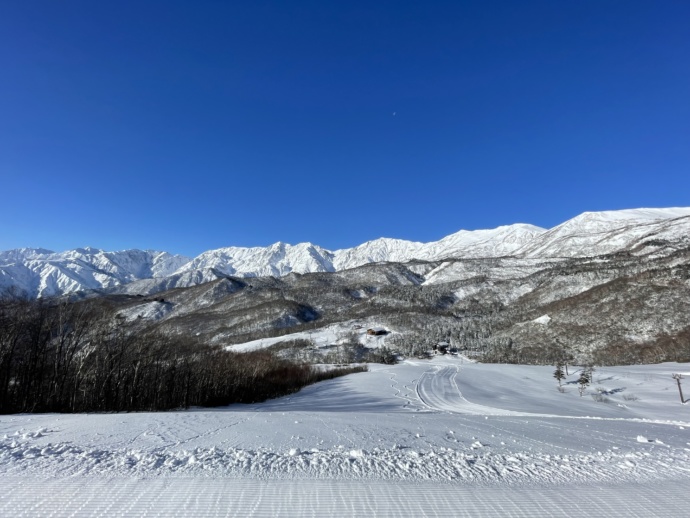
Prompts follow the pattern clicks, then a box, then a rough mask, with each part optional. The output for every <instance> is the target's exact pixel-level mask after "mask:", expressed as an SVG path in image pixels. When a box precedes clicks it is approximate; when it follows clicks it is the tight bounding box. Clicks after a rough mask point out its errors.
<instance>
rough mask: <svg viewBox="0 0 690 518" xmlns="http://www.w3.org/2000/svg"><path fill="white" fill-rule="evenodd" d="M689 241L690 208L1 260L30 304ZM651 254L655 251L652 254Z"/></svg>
mask: <svg viewBox="0 0 690 518" xmlns="http://www.w3.org/2000/svg"><path fill="white" fill-rule="evenodd" d="M689 236H690V207H689V208H667V209H630V210H620V211H605V212H585V213H583V214H581V215H579V216H577V217H575V218H573V219H570V220H568V221H566V222H565V223H562V224H560V225H558V226H556V227H554V228H552V229H550V230H547V229H543V228H540V227H536V226H534V225H528V224H514V225H507V226H501V227H498V228H495V229H490V230H474V231H467V230H461V231H459V232H457V233H455V234H452V235H450V236H447V237H445V238H443V239H441V240H439V241H435V242H430V243H417V242H410V241H404V240H399V239H389V238H381V239H376V240H373V241H369V242H366V243H364V244H361V245H359V246H356V247H354V248H348V249H342V250H336V251H330V250H326V249H324V248H322V247H320V246H318V245H314V244H311V243H299V244H297V245H289V244H285V243H275V244H273V245H271V246H268V247H253V248H242V247H228V248H219V249H217V250H210V251H207V252H204V253H202V254H200V255H199V256H197V257H195V258H188V257H184V256H181V255H173V254H170V253H167V252H160V251H152V250H145V251H143V250H124V251H119V252H106V251H103V250H99V249H94V248H77V249H74V250H68V251H66V252H60V253H55V252H52V251H50V250H44V249H37V248H24V249H17V250H9V251H5V252H0V289H2V288H7V287H16V288H18V289H20V290H23V291H25V292H26V293H27V294H29V295H30V296H39V297H43V296H52V295H62V294H68V293H74V292H78V291H85V290H100V289H107V288H113V287H115V286H120V285H125V284H133V286H132V289H133V290H134V291H137V290H138V289H140V287H146V288H147V290H145V291H148V290H150V289H151V288H152V287H153V286H154V285H155V286H160V287H165V288H173V287H186V286H192V285H196V284H199V283H202V282H206V281H209V280H213V279H216V278H218V277H219V276H223V275H231V276H237V277H263V276H274V277H280V276H283V275H287V274H289V273H293V272H294V273H309V272H334V271H340V270H345V269H349V268H354V267H357V266H361V265H364V264H368V263H374V262H382V261H388V262H407V261H410V260H425V261H437V260H442V259H448V258H481V257H503V256H514V257H520V258H529V259H542V258H543V259H546V258H558V257H584V256H597V255H602V254H609V253H614V252H619V251H628V252H631V253H635V250H636V249H637V248H639V247H640V246H641V245H642V244H643V243H644V244H645V247H646V248H647V249H648V247H649V246H650V245H651V246H653V244H654V243H661V242H666V241H678V240H684V239H688V238H689ZM647 251H648V250H647Z"/></svg>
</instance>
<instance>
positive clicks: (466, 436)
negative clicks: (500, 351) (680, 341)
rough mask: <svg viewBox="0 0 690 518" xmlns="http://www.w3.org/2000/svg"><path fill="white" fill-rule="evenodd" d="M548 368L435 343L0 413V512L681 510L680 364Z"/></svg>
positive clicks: (685, 438) (688, 496)
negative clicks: (107, 408)
mask: <svg viewBox="0 0 690 518" xmlns="http://www.w3.org/2000/svg"><path fill="white" fill-rule="evenodd" d="M552 371H553V368H551V367H533V366H509V365H484V364H477V363H472V362H469V361H468V360H467V359H463V358H454V357H439V358H436V359H434V360H432V361H421V360H420V361H418V360H413V361H407V362H404V363H402V364H399V365H396V366H372V369H371V371H370V372H367V373H361V374H356V375H351V376H347V377H345V378H339V379H335V380H331V381H328V382H323V383H320V384H317V385H314V386H310V387H307V388H306V389H304V390H302V391H301V392H300V393H298V394H295V395H292V396H289V397H284V398H281V399H277V400H274V401H269V402H266V403H262V404H256V405H233V406H230V407H226V408H222V409H213V410H205V409H203V410H202V409H195V410H190V411H184V412H168V413H136V414H98V415H56V414H48V415H12V416H1V417H0V484H1V485H2V488H3V491H2V492H0V516H133V515H146V516H324V515H331V516H361V515H362V513H369V515H375V516H409V515H415V516H580V515H588V516H591V515H593V514H595V513H596V514H597V515H599V516H645V517H646V516H669V515H677V516H680V515H683V514H684V512H683V510H687V508H688V505H690V491H688V490H687V488H688V487H690V404H686V405H681V404H680V401H679V397H678V391H677V386H676V384H675V381H674V380H673V379H672V378H671V373H674V372H685V373H688V374H690V372H689V371H690V365H687V364H686V365H678V364H662V365H652V366H628V367H615V368H601V369H599V370H597V371H596V372H595V375H594V380H595V382H594V383H593V384H592V386H591V387H590V388H589V389H588V390H587V394H585V396H584V397H580V396H579V393H578V391H577V388H576V385H575V383H574V382H575V380H576V379H577V375H578V373H577V372H574V371H576V368H571V370H570V376H569V377H568V378H567V379H566V383H565V384H564V387H565V392H564V393H561V392H559V391H558V390H557V389H556V385H557V384H556V381H555V380H554V379H553V377H552ZM689 377H690V375H689ZM686 392H690V387H688V389H686ZM593 395H594V397H593ZM595 399H596V400H595ZM670 513H672V514H670Z"/></svg>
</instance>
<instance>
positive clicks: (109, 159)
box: [0, 0, 690, 255]
mask: <svg viewBox="0 0 690 518" xmlns="http://www.w3.org/2000/svg"><path fill="white" fill-rule="evenodd" d="M689 27H690V2H688V1H686V0H679V1H672V0H669V1H667V0H656V1H651V0H650V1H645V2H641V1H634V0H621V1H613V0H612V1H607V0H593V1H587V0H583V1H575V0H573V1H553V0H548V1H515V0H509V1H503V2H500V1H490V0H477V1H461V0H454V1H448V2H443V1H406V0H392V1H375V0H367V1H361V2H360V1H356V0H348V1H342V2H340V1H339V2H331V1H323V0H315V1H300V0H285V1H281V2H278V1H262V0H252V1H249V0H246V1H239V0H238V1H229V0H228V1H220V0H219V1H202V0H195V1H191V0H189V1H174V0H165V1H156V2H154V1H146V0H137V1H123V0H118V1H113V2H103V1H93V0H88V1H87V0H85V1H71V0H66V1H60V2H57V1H54V0H47V1H41V0H17V1H15V0H4V1H2V2H1V3H0V193H2V196H1V198H0V250H6V249H10V248H17V247H25V246H32V247H39V246H40V247H45V248H50V249H53V250H58V251H60V250H65V249H68V248H74V247H77V246H87V245H88V246H94V247H98V248H105V249H108V250H120V249H125V248H152V249H162V250H167V251H170V252H175V253H183V254H187V255H196V254H198V253H200V252H202V251H204V250H208V249H212V248H218V247H222V246H265V245H268V244H271V243H273V242H276V241H284V242H288V243H293V244H295V243H298V242H302V241H311V242H313V243H316V244H319V245H321V246H324V247H326V248H330V249H337V248H345V247H350V246H354V245H356V244H359V243H362V242H364V241H367V240H369V239H375V238H377V237H381V236H386V237H396V238H402V239H410V240H415V241H431V240H436V239H439V238H441V237H443V236H445V235H447V234H450V233H453V232H456V231H458V230H460V229H470V230H471V229H478V228H492V227H495V226H498V225H503V224H510V223H518V222H523V223H533V224H536V225H540V226H544V227H551V226H554V225H556V224H558V223H561V222H562V221H565V220H566V219H569V218H571V217H573V216H575V215H577V214H579V213H581V212H583V211H587V210H606V209H620V208H633V207H666V206H687V205H690V167H689V166H690V29H689Z"/></svg>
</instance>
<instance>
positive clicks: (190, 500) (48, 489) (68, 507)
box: [0, 477, 690, 518]
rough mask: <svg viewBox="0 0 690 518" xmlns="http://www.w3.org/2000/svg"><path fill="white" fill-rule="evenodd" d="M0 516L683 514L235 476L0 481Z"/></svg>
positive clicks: (604, 499) (647, 491)
mask: <svg viewBox="0 0 690 518" xmlns="http://www.w3.org/2000/svg"><path fill="white" fill-rule="evenodd" d="M2 482H3V484H2V485H3V495H2V497H1V498H0V516H7V517H10V516H11V517H13V518H43V517H49V516H50V517H53V518H63V517H65V518H66V517H75V518H81V517H110V516H150V517H185V518H196V517H204V518H215V517H226V516H236V517H256V518H263V517H296V516H305V517H315V518H316V517H322V516H337V517H357V518H360V517H362V516H376V517H377V518H387V517H400V516H417V517H446V516H456V517H473V518H474V517H485V518H493V517H501V518H504V517H506V516H511V517H513V516H514V517H525V518H527V517H530V518H532V517H553V518H572V517H573V516H606V517H607V518H630V517H645V518H649V517H664V518H667V517H669V516H685V515H686V514H687V509H688V506H690V492H688V491H687V484H686V483H685V482H674V483H664V484H663V485H655V484H629V485H624V486H618V485H616V486H607V485H597V486H584V487H583V486H579V487H574V488H573V487H568V488H558V489H554V488H535V487H528V488H514V489H506V488H484V487H471V488H467V487H462V486H460V487H456V486H446V485H439V484H434V483H428V482H427V483H405V482H396V483H391V482H388V483H386V482H380V483H377V484H369V483H362V482H356V481H337V482H333V481H310V482H309V483H308V484H305V483H304V481H301V480H271V481H261V480H258V481H257V480H236V479H226V480H219V479H186V478H183V479H178V478H173V479H169V478H166V479H145V480H135V479H126V478H125V479H123V478H112V479H111V478H96V479H92V478H88V479H87V478H84V477H77V478H68V479H60V480H39V481H37V480H32V479H27V478H23V477H10V478H3V481H2Z"/></svg>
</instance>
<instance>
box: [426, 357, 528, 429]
mask: <svg viewBox="0 0 690 518" xmlns="http://www.w3.org/2000/svg"><path fill="white" fill-rule="evenodd" d="M459 372H460V367H458V366H457V365H447V366H439V365H434V366H433V368H432V370H429V371H426V372H424V373H423V374H422V376H421V378H420V379H419V382H418V383H417V386H416V392H417V397H418V398H419V400H420V401H421V402H422V404H424V406H426V407H427V408H429V409H431V410H439V411H441V412H453V413H459V414H469V415H507V416H524V415H534V414H525V413H523V412H512V411H510V410H503V409H500V408H491V407H486V406H482V405H475V404H474V403H470V402H469V401H467V400H466V399H465V398H464V397H462V393H461V392H460V388H459V387H458V384H457V382H456V380H455V378H456V376H457V375H458V374H459Z"/></svg>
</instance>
